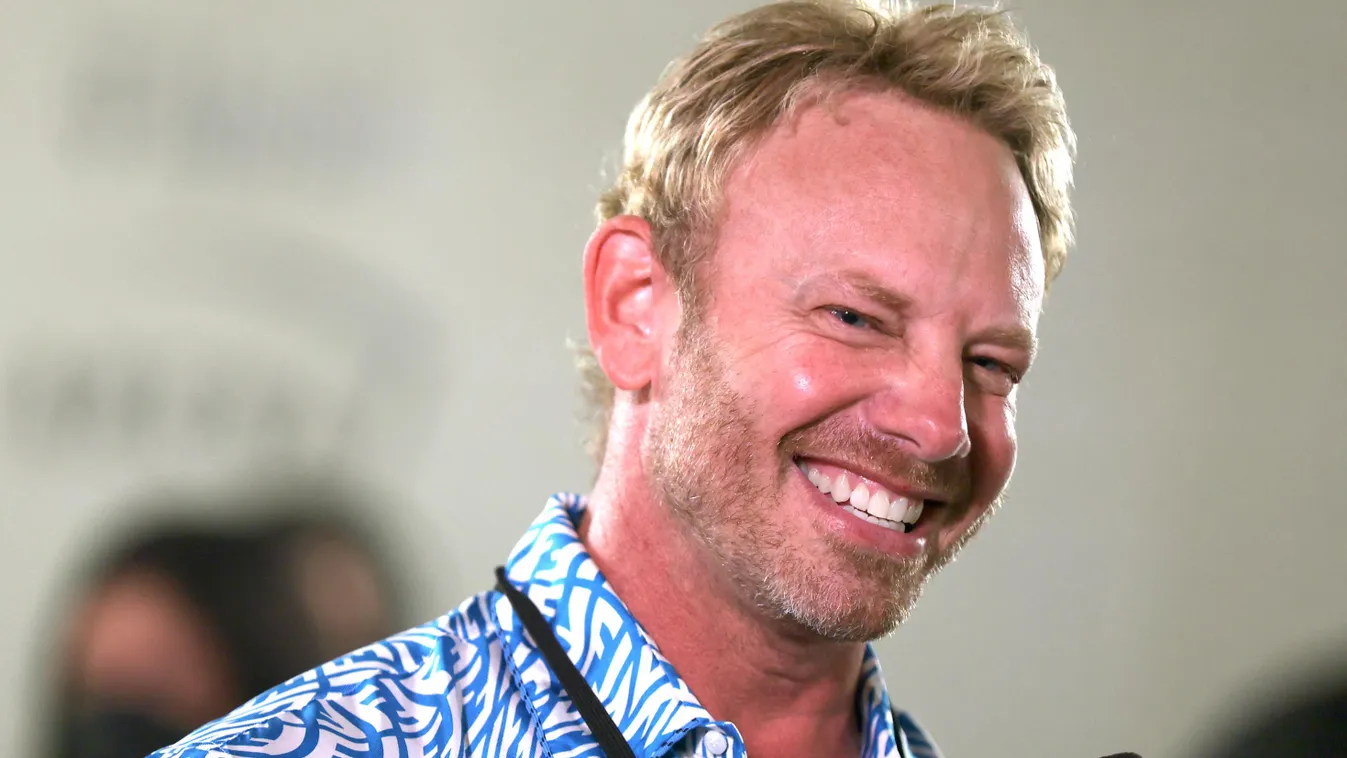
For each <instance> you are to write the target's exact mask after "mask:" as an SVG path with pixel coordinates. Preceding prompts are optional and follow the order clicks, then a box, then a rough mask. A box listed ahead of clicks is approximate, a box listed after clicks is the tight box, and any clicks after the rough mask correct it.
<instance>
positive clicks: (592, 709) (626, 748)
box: [496, 566, 636, 758]
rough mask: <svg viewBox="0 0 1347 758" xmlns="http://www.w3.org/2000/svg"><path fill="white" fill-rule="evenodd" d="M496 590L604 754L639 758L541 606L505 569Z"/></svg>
mask: <svg viewBox="0 0 1347 758" xmlns="http://www.w3.org/2000/svg"><path fill="white" fill-rule="evenodd" d="M496 589H498V590H500V591H501V592H503V593H505V598H506V599H507V600H509V601H510V607H512V608H514V612H515V615H516V616H518V617H519V620H520V621H522V622H524V628H525V629H527V630H528V633H529V636H530V637H532V638H533V644H535V645H537V646H538V651H539V652H541V653H542V654H543V659H544V660H546V661H547V665H548V666H549V667H550V668H551V669H552V673H553V674H554V675H556V677H557V679H559V680H561V686H562V687H563V688H564V689H565V690H566V694H567V695H570V696H571V702H573V703H575V709H576V710H577V711H579V712H580V718H582V719H584V720H585V725H586V726H588V727H589V731H590V733H591V734H593V735H594V739H595V740H597V741H598V743H599V748H600V749H601V750H603V754H604V755H605V756H607V758H636V754H635V753H633V752H632V751H631V746H630V745H628V744H627V739H626V738H625V737H623V736H622V730H621V729H619V728H618V727H617V724H616V723H614V722H613V717H612V716H610V715H608V711H607V709H605V708H604V707H603V703H602V702H601V701H600V700H599V696H598V695H595V694H594V690H593V689H591V688H590V686H589V683H588V682H586V681H585V678H584V677H583V676H581V675H580V670H579V669H577V668H576V667H575V664H574V663H571V659H570V658H569V657H567V655H566V651H565V650H562V649H561V643H560V642H558V641H557V636H556V635H555V634H553V633H552V627H551V625H550V624H548V623H547V619H544V618H543V614H542V612H541V611H539V610H538V606H536V605H534V604H533V601H532V600H529V597H528V595H525V594H524V593H522V592H520V591H519V590H518V589H516V588H515V586H514V585H513V584H510V582H509V580H508V579H506V578H505V567H504V566H497V567H496Z"/></svg>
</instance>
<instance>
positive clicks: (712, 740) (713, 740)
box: [702, 731, 730, 755]
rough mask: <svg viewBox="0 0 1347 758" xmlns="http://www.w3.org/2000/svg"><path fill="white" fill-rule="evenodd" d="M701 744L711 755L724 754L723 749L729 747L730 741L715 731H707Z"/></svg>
mask: <svg viewBox="0 0 1347 758" xmlns="http://www.w3.org/2000/svg"><path fill="white" fill-rule="evenodd" d="M702 744H703V745H705V746H706V749H707V750H710V751H711V754H712V755H724V754H725V751H726V750H729V749H730V741H729V740H727V739H725V735H723V734H721V733H720V732H716V731H709V732H707V733H706V737H705V738H704V739H703V740H702Z"/></svg>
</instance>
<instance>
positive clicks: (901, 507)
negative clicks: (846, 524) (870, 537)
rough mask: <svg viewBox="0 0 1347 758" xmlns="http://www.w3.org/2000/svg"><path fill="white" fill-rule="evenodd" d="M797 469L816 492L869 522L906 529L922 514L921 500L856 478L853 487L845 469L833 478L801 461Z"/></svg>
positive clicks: (903, 530) (898, 529) (891, 527)
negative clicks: (870, 484)
mask: <svg viewBox="0 0 1347 758" xmlns="http://www.w3.org/2000/svg"><path fill="white" fill-rule="evenodd" d="M800 470H801V471H803V472H804V474H805V477H806V478H807V479H809V483H810V484H812V485H814V486H815V487H817V488H818V490H819V492H822V493H823V494H825V495H831V496H832V499H833V501H835V502H836V503H838V504H839V505H842V506H843V507H844V508H845V509H846V510H847V511H848V512H850V513H852V514H853V515H855V516H857V517H859V518H863V519H864V520H866V521H869V522H871V523H874V524H879V525H880V526H884V527H886V528H890V529H896V530H897V531H902V532H906V531H910V529H911V526H912V525H913V524H916V523H917V519H919V518H921V510H922V501H921V500H910V499H908V498H905V497H897V496H895V495H891V494H890V493H889V492H888V491H887V490H884V489H880V488H879V487H876V488H875V490H874V491H873V492H872V491H871V490H870V487H869V486H868V485H867V484H866V483H865V482H863V481H858V482H857V483H856V486H855V489H852V485H851V479H850V478H849V477H848V476H847V475H846V474H845V473H842V474H838V475H837V479H836V480H834V479H832V477H830V476H828V475H827V474H825V473H823V472H822V471H819V470H818V469H816V468H814V467H812V466H806V465H803V464H801V465H800Z"/></svg>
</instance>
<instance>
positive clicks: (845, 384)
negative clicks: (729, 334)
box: [735, 343, 862, 434]
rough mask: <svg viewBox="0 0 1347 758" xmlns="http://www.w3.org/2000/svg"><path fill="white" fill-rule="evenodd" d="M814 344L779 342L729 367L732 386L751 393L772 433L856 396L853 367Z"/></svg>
mask: <svg viewBox="0 0 1347 758" xmlns="http://www.w3.org/2000/svg"><path fill="white" fill-rule="evenodd" d="M828 352H829V351H826V350H819V349H818V346H807V345H791V344H785V343H783V344H782V345H780V346H779V348H778V349H776V350H767V351H763V352H762V353H759V354H758V355H757V356H755V358H756V360H755V361H754V362H753V363H754V365H752V366H747V365H746V366H744V369H745V370H743V371H736V372H735V383H736V384H737V385H739V386H738V388H737V389H738V390H739V391H740V392H741V393H743V394H744V395H746V396H749V397H752V398H753V399H754V401H755V405H756V406H757V408H758V410H759V411H760V415H761V417H762V419H763V420H764V421H765V422H766V423H767V424H768V425H769V426H770V427H771V431H772V432H773V433H781V434H785V433H787V432H790V431H794V430H795V429H798V428H800V427H802V426H805V425H807V424H809V423H812V422H814V421H817V420H819V419H821V418H823V417H825V416H827V415H828V414H829V413H831V412H833V411H836V410H838V409H839V408H841V407H845V406H846V405H848V404H850V403H852V402H855V400H856V399H857V398H858V397H859V395H860V394H862V393H860V392H858V390H857V387H856V386H855V385H857V384H858V382H857V378H858V372H856V371H855V370H853V369H849V368H848V367H847V364H846V362H845V361H843V360H841V359H840V358H838V357H837V356H831V355H829V354H828Z"/></svg>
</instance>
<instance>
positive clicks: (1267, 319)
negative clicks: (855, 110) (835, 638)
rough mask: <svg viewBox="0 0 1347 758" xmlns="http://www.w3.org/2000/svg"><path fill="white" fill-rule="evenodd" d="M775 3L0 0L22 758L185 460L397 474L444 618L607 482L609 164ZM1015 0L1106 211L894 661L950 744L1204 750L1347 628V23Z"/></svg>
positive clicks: (399, 512)
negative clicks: (95, 604)
mask: <svg viewBox="0 0 1347 758" xmlns="http://www.w3.org/2000/svg"><path fill="white" fill-rule="evenodd" d="M748 4H749V3H746V2H738V1H735V2H730V1H728V0H690V1H680V2H677V3H674V2H665V3H654V2H619V1H618V0H604V1H603V2H600V1H599V0H584V2H566V3H557V2H543V1H542V0H538V1H536V2H516V3H468V2H453V1H450V2H440V3H433V4H432V3H413V2H397V3H391V2H386V3H380V4H374V3H368V4H360V3H351V2H341V3H330V2H329V3H322V4H316V3H292V4H286V5H283V6H282V5H278V4H275V3H271V2H262V1H261V0H255V1H253V0H250V1H249V2H234V3H227V4H219V3H217V4H200V3H198V4H182V3H178V4H168V3H160V4H150V3H140V2H123V1H120V0H119V1H118V2H109V0H79V2H73V1H72V2H65V3H38V2H28V3H18V2H4V3H0V16H2V17H3V18H4V19H5V21H4V23H3V24H0V50H3V51H4V53H5V54H4V64H3V65H0V114H3V116H0V166H3V170H0V202H2V203H3V205H2V206H0V207H3V212H0V261H3V271H4V275H3V276H0V372H3V376H2V377H0V379H2V380H3V384H2V385H0V386H3V388H4V389H3V392H4V395H3V398H2V399H0V414H2V415H0V502H3V503H4V528H3V529H2V530H0V604H3V608H4V609H5V621H6V623H5V624H3V626H0V753H4V754H15V755H18V754H21V751H22V748H23V747H25V746H28V745H31V744H32V743H31V739H32V738H33V736H34V732H35V728H36V725H37V724H39V723H41V719H42V717H43V716H42V710H41V709H42V701H41V699H40V698H39V695H40V693H41V689H40V683H41V681H42V675H43V672H44V670H45V669H46V668H47V667H49V665H50V663H49V660H50V654H51V645H50V632H51V629H52V623H53V621H54V618H55V615H56V614H57V613H58V611H59V599H60V596H59V592H60V591H61V589H62V587H63V586H64V582H65V581H66V580H67V578H68V575H69V572H70V571H71V570H72V569H73V567H74V566H75V565H77V563H78V561H79V560H80V558H81V556H85V555H87V554H88V552H89V551H90V550H91V548H92V547H93V546H95V545H96V544H97V543H98V541H99V540H100V539H101V538H102V536H103V535H105V534H106V533H107V530H108V528H109V527H110V526H112V525H115V524H117V523H119V520H120V519H121V518H124V514H123V513H122V512H121V511H120V510H119V508H120V506H119V503H121V502H122V501H123V499H124V498H126V497H129V496H133V495H134V494H136V493H137V492H140V491H143V490H144V488H146V487H148V486H153V485H154V484H156V483H160V482H164V481H183V480H187V481H192V482H198V483H200V484H202V485H205V486H209V485H211V484H213V483H216V484H218V483H220V482H228V481H230V480H231V477H234V476H235V475H236V474H237V472H239V471H242V470H246V471H249V472H251V473H250V474H249V476H250V477H256V476H258V475H259V474H258V473H257V472H259V471H260V472H263V473H265V472H267V471H289V470H294V469H295V468H296V467H298V468H316V469H317V470H320V471H321V470H325V469H324V468H323V467H340V468H341V469H342V470H344V471H347V472H353V473H354V474H355V475H356V476H359V477H360V478H362V479H364V480H365V481H367V482H370V483H372V485H373V486H375V487H376V488H377V489H378V490H379V491H380V492H381V493H383V496H384V501H383V505H382V508H383V509H384V512H383V514H382V516H381V518H382V519H383V521H384V523H385V524H386V525H387V526H388V529H389V531H390V533H391V534H392V535H393V536H394V537H395V538H396V539H398V540H401V541H402V544H405V546H406V550H405V553H404V555H403V562H404V564H405V565H404V568H405V569H406V570H407V571H408V573H409V576H410V577H411V578H412V579H413V590H414V598H413V599H414V601H415V604H416V609H417V611H418V615H419V616H420V617H425V618H428V617H431V616H433V615H436V614H438V613H440V612H442V611H443V610H445V609H447V608H449V607H451V606H453V605H455V604H456V603H457V602H458V600H459V599H460V597H462V596H463V595H464V594H466V593H468V592H471V591H475V590H477V589H479V588H481V587H483V586H485V585H486V584H487V583H488V575H489V567H490V566H491V565H494V562H496V561H498V560H500V559H501V558H502V557H503V556H504V555H505V553H506V552H507V550H508V549H509V547H510V546H511V545H512V544H513V542H514V540H515V539H516V537H517V535H518V534H520V533H521V531H522V530H523V528H524V526H525V525H526V524H527V523H528V521H529V520H530V519H531V518H532V517H533V515H534V514H535V512H536V511H537V509H538V508H539V507H540V506H541V503H542V500H543V498H544V497H545V496H546V495H547V494H548V493H549V492H550V491H553V490H556V489H562V488H583V487H584V486H586V484H587V482H588V477H589V470H588V467H587V463H586V461H585V459H584V458H583V456H582V455H581V453H580V450H579V447H578V445H577V444H576V443H575V440H576V438H577V437H578V431H577V428H576V426H575V424H574V423H573V418H574V415H575V410H576V403H575V397H576V392H575V382H574V380H573V377H572V374H571V371H570V365H569V358H568V354H567V351H566V349H565V345H564V340H565V339H566V338H567V337H568V336H576V335H578V334H579V329H580V327H581V324H582V316H581V303H580V292H579V266H578V263H579V256H580V250H581V246H582V245H583V242H584V240H585V238H586V236H587V234H588V232H589V230H590V226H591V221H590V216H589V209H590V205H591V202H592V199H593V197H594V195H595V194H596V191H597V189H598V188H599V187H600V186H601V184H602V181H601V178H600V175H601V170H602V169H603V168H604V167H605V166H607V165H610V163H611V157H612V155H613V154H614V153H615V152H616V150H617V149H618V146H619V140H620V135H621V129H622V125H623V122H624V120H625V115H626V113H627V111H628V110H629V108H630V107H631V105H632V104H634V102H635V101H636V100H637V98H638V97H639V96H640V94H641V93H642V92H643V90H644V89H645V88H646V87H647V86H648V85H649V84H650V83H651V82H653V80H654V79H655V77H656V75H657V74H658V72H659V70H660V68H661V67H662V65H663V63H664V62H665V61H667V60H668V59H670V58H672V57H673V56H675V55H677V54H679V53H681V52H683V51H685V50H686V49H687V48H688V47H689V46H690V44H691V42H692V40H693V38H694V35H695V34H696V33H698V32H699V31H700V30H702V29H704V28H705V27H706V26H707V25H708V24H710V23H711V22H713V21H714V20H716V19H718V18H720V17H721V16H723V15H725V14H727V13H728V12H730V11H733V10H737V9H739V8H743V7H747V5H748ZM1016 9H1017V11H1018V13H1019V16H1020V18H1021V19H1022V20H1023V21H1024V22H1025V23H1026V25H1027V26H1028V28H1029V29H1030V31H1031V34H1032V38H1033V40H1034V42H1035V43H1036V44H1037V45H1038V46H1039V47H1040V48H1041V49H1042V51H1043V53H1044V55H1045V56H1046V57H1047V58H1048V59H1049V61H1050V62H1051V63H1053V64H1054V65H1055V66H1056V67H1057V68H1058V70H1059V73H1060V78H1061V82H1062V84H1063V86H1064V88H1065V90H1066V92H1067V95H1068V100H1069V103H1070V106H1071V108H1072V112H1073V114H1074V120H1075V124H1076V126H1077V129H1078V131H1079V132H1080V135H1081V149H1080V161H1079V169H1078V177H1079V181H1078V186H1079V191H1078V193H1077V202H1078V208H1079V218H1080V244H1079V246H1078V248H1077V250H1076V252H1075V253H1074V256H1073V259H1072V261H1071V262H1070V264H1069V265H1068V267H1067V270H1066V274H1065V276H1064V278H1063V279H1062V280H1061V282H1060V286H1059V287H1058V288H1057V290H1056V291H1055V292H1054V294H1053V296H1052V298H1051V302H1050V308H1049V315H1048V317H1047V319H1046V321H1045V322H1044V326H1043V338H1044V344H1045V348H1046V349H1045V351H1044V355H1043V358H1042V361H1041V363H1040V365H1039V366H1038V367H1037V369H1036V370H1035V373H1034V375H1033V377H1032V379H1031V381H1030V383H1029V385H1028V387H1027V389H1026V391H1025V393H1024V396H1023V399H1022V409H1021V440H1022V458H1021V465H1020V469H1019V471H1018V473H1017V477H1016V480H1015V482H1014V485H1013V486H1012V492H1011V499H1010V505H1009V507H1008V508H1007V509H1006V510H1005V512H1004V513H1003V514H1002V515H1000V516H999V517H998V518H997V519H996V520H995V521H994V522H993V523H992V525H991V526H990V527H989V528H988V529H987V530H986V532H985V533H984V536H983V537H982V538H981V539H979V541H978V542H977V543H975V545H974V546H973V547H972V548H971V549H970V551H969V552H968V553H967V554H966V557H965V558H964V559H962V560H961V561H960V562H959V563H958V564H956V565H955V566H954V567H952V568H951V569H950V570H949V571H948V572H947V574H946V575H944V576H942V577H941V578H939V579H938V580H937V581H936V582H935V583H934V585H933V587H932V590H931V592H930V593H929V594H928V597H927V598H926V599H925V600H924V601H923V604H922V606H921V607H920V608H919V609H918V612H917V614H916V616H915V618H914V619H913V620H912V622H911V623H910V624H909V625H908V626H907V627H905V628H904V629H902V630H901V631H900V632H899V633H898V634H897V635H896V636H895V637H894V638H892V639H890V640H885V641H883V642H882V643H880V650H881V651H882V655H883V659H884V662H885V666H886V670H887V672H888V676H889V679H890V683H891V687H892V689H893V691H894V693H895V696H896V698H897V699H898V700H899V701H900V702H901V703H902V704H903V705H905V706H906V707H908V708H910V709H911V710H913V711H915V712H916V713H917V714H918V716H919V717H920V718H921V719H922V720H923V721H924V722H925V723H926V725H927V726H928V727H930V729H931V730H932V731H933V733H934V734H935V735H936V737H937V739H938V740H939V741H940V742H941V744H942V746H943V747H944V749H945V750H946V752H947V753H948V754H949V755H951V756H964V757H968V756H993V755H1002V756H1029V755H1044V756H1067V757H1069V756H1082V757H1084V756H1094V755H1099V754H1102V753H1105V752H1111V751H1113V750H1121V749H1132V750H1137V751H1140V752H1142V753H1143V754H1145V755H1148V756H1180V755H1184V754H1186V753H1187V752H1188V751H1189V750H1190V749H1191V748H1192V747H1193V746H1194V744H1195V741H1197V740H1201V739H1202V738H1203V737H1204V734H1205V733H1206V731H1207V730H1209V729H1211V728H1213V725H1219V724H1221V723H1224V721H1225V720H1226V719H1227V718H1228V714H1230V713H1231V711H1230V710H1229V708H1230V707H1232V705H1233V704H1236V703H1239V702H1241V701H1242V700H1244V699H1247V698H1250V697H1255V696H1258V695H1260V694H1266V693H1268V692H1275V691H1276V689H1275V688H1276V687H1278V686H1280V685H1276V684H1269V682H1274V681H1276V678H1277V677H1278V676H1280V675H1282V674H1283V673H1285V672H1286V671H1287V670H1288V669H1287V667H1288V666H1290V667H1293V668H1294V667H1304V666H1308V667H1310V668H1314V667H1315V666H1317V665H1318V664H1317V663H1315V662H1316V661H1319V660H1322V659H1321V658H1319V657H1316V656H1335V655H1336V651H1338V650H1340V649H1342V648H1343V642H1344V640H1347V592H1345V591H1344V585H1347V581H1345V580H1347V549H1344V547H1343V539H1344V538H1343V534H1344V531H1347V501H1344V499H1343V496H1342V493H1343V492H1344V491H1345V490H1347V465H1345V463H1347V461H1344V442H1347V439H1345V437H1347V433H1345V432H1344V429H1345V428H1347V350H1345V349H1344V344H1347V334H1344V332H1347V329H1345V325H1347V298H1344V297H1343V290H1344V288H1347V250H1345V249H1344V243H1343V241H1342V240H1343V238H1344V236H1343V218H1344V207H1347V190H1344V181H1343V177H1344V176H1347V147H1344V137H1343V135H1344V126H1343V124H1344V123H1347V85H1344V84H1343V82H1344V79H1347V46H1345V44H1344V42H1343V40H1344V39H1347V10H1345V9H1344V6H1343V5H1342V4H1341V3H1338V2H1334V1H1333V0H1309V1H1307V2H1304V3H1297V4H1294V5H1291V6H1285V7H1283V6H1269V5H1267V4H1265V3H1255V2H1253V1H1252V0H1229V1H1225V2H1216V1H1215V0H1209V1H1204V2H1181V3H1162V2H1156V1H1154V0H1143V1H1138V2H1126V3H1122V2H1114V3H1105V2H1088V1H1086V0H1076V1H1075V2H1071V1H1068V0H1057V1H1053V0H1024V2H1021V3H1018V4H1017V6H1016ZM145 398H151V400H149V401H146V400H145ZM146 403H149V405H148V406H147V405H146ZM147 407H148V408H150V409H151V410H146V408H147ZM276 418H282V419H283V422H277V421H276V420H275V419H276ZM1269 688H1272V689H1269Z"/></svg>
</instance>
